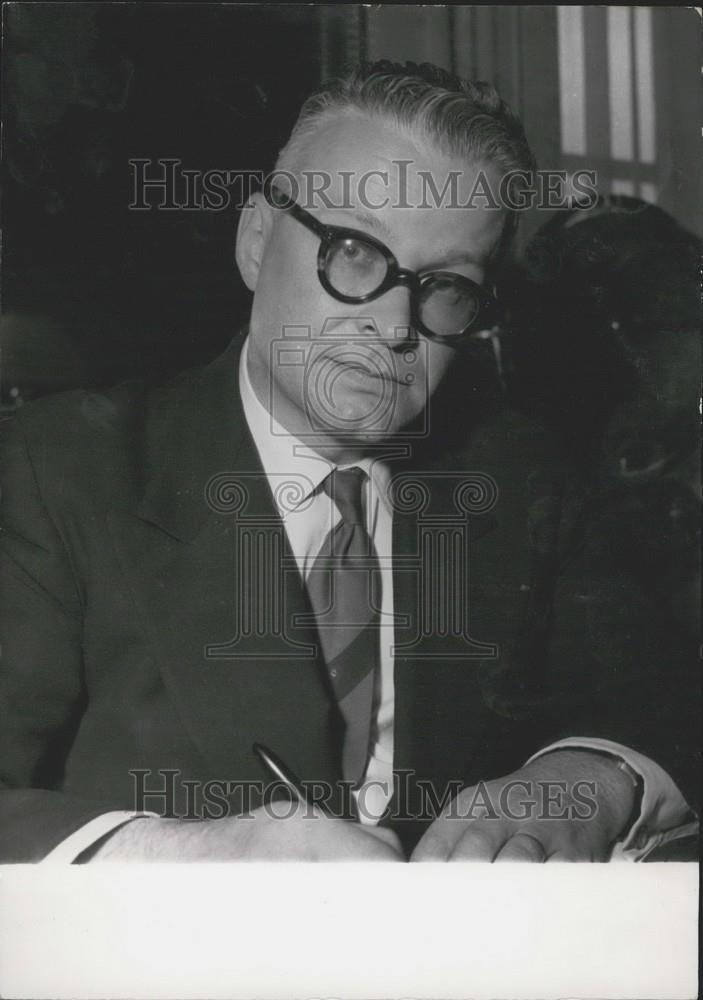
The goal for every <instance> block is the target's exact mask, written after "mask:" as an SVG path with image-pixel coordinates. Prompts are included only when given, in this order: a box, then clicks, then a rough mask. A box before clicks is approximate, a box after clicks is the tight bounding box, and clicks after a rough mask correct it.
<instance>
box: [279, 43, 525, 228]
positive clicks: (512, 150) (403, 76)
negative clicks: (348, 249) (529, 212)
mask: <svg viewBox="0 0 703 1000" xmlns="http://www.w3.org/2000/svg"><path fill="white" fill-rule="evenodd" d="M349 112H352V113H353V112H357V113H359V112H360V113H362V114H365V115H370V116H372V117H377V118H381V119H383V120H384V121H388V120H390V121H392V122H394V123H395V124H396V125H397V126H398V127H399V128H400V129H401V130H403V131H405V132H407V133H408V134H410V136H411V137H412V138H413V139H418V140H420V141H423V142H424V143H425V144H429V145H430V146H432V147H435V148H437V149H438V150H439V151H440V152H441V153H443V154H445V155H448V156H452V157H457V158H460V159H466V160H468V161H470V162H472V163H476V162H479V161H486V162H487V163H490V164H491V165H493V166H495V167H497V168H498V169H499V170H500V171H502V173H503V174H508V173H512V172H513V171H525V172H527V173H529V174H530V175H531V174H532V173H533V172H534V171H535V169H536V162H535V158H534V155H533V153H532V150H531V149H530V146H529V144H528V142H527V139H526V137H525V132H524V130H523V127H522V124H521V122H520V120H519V119H518V118H517V116H516V115H514V114H513V113H512V111H511V110H510V108H509V107H508V105H507V104H506V103H505V101H503V100H502V99H501V98H500V96H499V95H498V93H497V91H496V89H495V88H494V87H493V86H492V85H491V84H489V83H482V82H469V81H467V80H462V79H461V78H460V77H458V76H456V75H455V74H453V73H449V72H447V71H446V70H443V69H440V68H439V67H438V66H434V65H432V64H431V63H420V64H416V63H411V62H407V63H393V62H389V61H387V60H382V61H380V62H375V63H363V64H361V65H360V66H358V67H356V68H355V69H353V70H352V71H351V72H349V73H347V74H346V75H344V76H342V77H339V78H336V79H333V80H331V81H329V82H327V83H325V84H324V85H323V87H322V88H321V89H320V90H318V91H317V92H316V93H314V94H312V95H311V96H310V97H309V98H308V99H307V100H306V101H305V103H304V104H303V106H302V108H301V110H300V113H299V115H298V119H297V121H296V123H295V125H294V127H293V130H292V132H291V134H290V137H289V139H288V142H287V143H286V145H285V146H284V147H283V149H282V150H281V151H280V153H279V156H278V160H277V162H276V169H277V170H284V169H286V168H288V169H290V168H291V167H292V165H293V164H294V163H295V161H296V160H297V159H298V157H299V156H300V155H301V153H302V152H303V149H304V146H305V143H306V142H307V140H308V139H309V138H311V137H312V135H314V134H315V132H316V131H317V130H318V128H319V127H320V126H321V125H322V124H323V123H325V122H327V121H329V120H332V119H334V118H338V117H339V115H340V114H345V113H349ZM509 215H510V219H509V222H508V225H507V226H506V233H505V236H506V237H507V238H508V239H509V237H510V235H511V234H512V232H513V231H514V229H515V225H516V223H517V217H516V213H509Z"/></svg>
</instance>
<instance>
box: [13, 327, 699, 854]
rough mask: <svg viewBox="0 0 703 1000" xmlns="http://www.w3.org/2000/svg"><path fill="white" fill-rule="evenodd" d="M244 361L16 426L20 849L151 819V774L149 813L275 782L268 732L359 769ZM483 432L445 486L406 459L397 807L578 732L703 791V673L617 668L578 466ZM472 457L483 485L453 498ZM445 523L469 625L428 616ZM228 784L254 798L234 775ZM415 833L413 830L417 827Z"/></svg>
mask: <svg viewBox="0 0 703 1000" xmlns="http://www.w3.org/2000/svg"><path fill="white" fill-rule="evenodd" d="M237 362H238V345H237V343H236V342H235V343H233V345H232V346H231V347H230V348H229V349H228V351H227V352H226V353H225V354H224V355H222V357H220V358H218V359H216V360H215V361H214V362H212V363H211V364H209V365H207V366H206V367H204V368H202V369H199V370H196V371H193V372H187V373H185V374H183V375H182V376H180V377H178V378H177V379H175V380H174V381H172V382H170V383H169V384H168V385H166V386H163V387H160V388H156V389H150V388H147V387H146V386H143V385H141V384H139V383H131V384H125V385H123V386H120V387H117V388H116V389H114V390H111V391H109V392H105V393H102V392H82V391H81V392H71V393H67V394H63V395H60V396H57V397H53V398H48V399H45V400H42V401H39V402H37V403H35V404H31V405H28V406H25V407H23V409H22V410H21V411H20V412H19V413H18V415H17V416H16V417H15V418H13V419H12V420H11V421H9V422H7V424H6V426H5V427H4V428H3V435H2V438H3V440H2V481H3V531H2V534H1V536H0V537H1V539H2V542H1V546H2V547H1V550H0V554H1V555H2V574H1V587H2V594H1V598H2V615H3V624H2V659H1V660H0V684H1V687H0V712H1V726H0V734H1V735H0V746H1V753H0V782H1V785H2V789H3V790H2V792H0V803H1V810H0V825H1V833H0V859H1V860H4V861H31V860H38V859H40V858H41V857H43V856H44V855H45V854H46V853H47V852H48V851H49V850H50V849H51V848H52V847H53V846H54V845H56V844H57V843H58V842H60V840H61V839H63V838H64V837H66V836H67V835H68V834H70V833H71V832H72V831H74V830H76V829H77V828H78V827H80V826H81V825H82V824H83V823H85V822H86V821H88V820H89V819H91V818H92V817H94V816H96V815H99V814H100V813H101V812H104V811H106V810H110V809H115V808H127V809H130V808H133V807H134V805H135V789H136V787H137V780H138V779H137V778H135V772H141V773H142V776H143V778H142V780H143V781H144V785H145V787H146V788H147V789H150V788H152V789H153V788H157V787H161V788H163V787H164V783H165V782H171V781H172V782H173V784H172V787H173V789H174V795H175V797H174V799H173V801H169V802H168V803H167V802H166V801H165V800H163V799H147V800H146V801H145V802H144V805H145V806H146V807H147V808H154V809H155V810H156V811H160V812H163V811H164V809H165V806H167V805H168V806H169V808H170V809H171V814H173V812H174V811H175V812H176V813H177V814H179V815H184V814H186V813H187V811H188V801H187V795H186V793H187V788H188V786H187V782H194V783H196V784H194V785H191V786H190V788H191V794H192V795H193V794H195V795H196V805H195V810H196V812H197V809H198V808H200V806H201V805H202V802H201V803H200V805H198V804H197V795H199V794H200V792H197V794H196V793H193V791H192V790H193V789H195V788H198V789H200V788H201V787H202V784H201V783H204V782H208V781H213V780H218V781H222V782H228V781H230V782H247V781H251V782H261V781H266V780H267V775H266V774H265V773H264V772H263V769H262V766H261V764H260V763H259V762H258V760H257V759H256V758H255V756H254V755H253V753H252V750H251V746H252V743H253V742H254V741H257V740H258V741H260V742H262V743H264V744H266V745H268V746H269V747H271V748H272V749H274V750H275V751H276V752H277V753H278V754H279V755H280V756H281V757H282V758H283V759H285V760H286V761H287V762H288V763H289V764H290V766H291V767H292V768H293V769H294V770H295V771H296V772H297V773H298V774H299V775H300V776H301V777H302V778H303V780H305V781H318V782H328V783H330V784H333V783H335V782H337V781H339V779H340V777H341V774H340V759H341V741H342V735H343V725H342V721H341V718H340V715H339V712H338V710H337V707H336V705H335V702H334V698H333V696H332V692H331V689H330V686H329V683H328V679H327V676H326V671H325V667H324V664H323V663H322V661H321V659H320V658H319V657H318V656H317V655H316V653H315V650H316V642H315V633H314V628H313V627H312V626H311V625H309V624H308V625H300V626H295V625H294V624H293V616H294V615H299V614H301V613H302V614H305V613H306V612H307V613H309V612H310V608H309V606H308V604H307V600H306V597H305V593H304V591H303V588H302V586H301V583H300V580H299V578H298V576H297V574H296V573H295V572H291V571H290V559H291V553H290V551H289V550H288V548H287V543H286V542H285V536H284V534H283V532H282V526H281V524H280V521H279V520H278V518H277V515H276V513H275V509H274V506H273V502H272V497H271V493H270V490H269V487H268V485H267V483H266V480H265V479H264V477H263V474H262V472H261V468H260V465H259V462H258V458H257V454H256V450H255V448H254V445H253V442H252V441H251V438H250V436H249V432H248V430H247V428H246V424H245V421H244V418H243V414H242V410H241V402H240V399H239V393H238V388H237ZM468 438H469V439H468V443H467V445H466V447H465V448H464V449H462V450H461V451H460V452H455V453H454V454H453V455H444V456H443V457H442V459H441V461H438V462H436V466H435V467H434V468H433V467H432V466H431V465H428V466H426V467H424V468H423V469H422V470H420V471H422V472H423V473H424V475H423V476H422V477H421V478H422V480H423V482H425V484H428V483H429V486H427V487H426V491H425V493H424V494H423V496H424V500H423V499H422V497H421V498H420V501H417V496H418V493H417V488H416V487H414V486H412V482H413V481H414V480H413V477H416V476H417V470H413V469H411V468H410V466H408V465H407V464H406V465H405V466H402V467H401V468H400V469H399V471H398V472H397V475H398V476H401V477H405V478H401V479H398V480H397V483H399V484H400V486H401V487H402V489H399V492H398V495H399V496H400V497H401V499H402V502H400V503H399V506H398V510H397V512H396V515H395V518H394V553H395V555H394V588H395V610H396V613H397V614H400V615H405V619H404V620H399V622H398V625H397V641H398V644H399V650H398V652H397V655H396V663H395V682H396V723H395V726H396V736H395V743H396V750H395V755H396V758H395V765H396V768H398V769H402V770H408V771H410V772H412V773H411V776H410V778H409V779H408V778H405V779H404V781H403V783H402V788H401V791H400V792H399V795H398V801H399V803H400V805H399V808H398V811H399V812H400V813H401V814H403V815H406V814H407V815H411V814H412V813H413V811H414V808H415V807H414V806H413V803H414V804H415V806H417V804H418V802H419V801H420V800H419V799H418V794H419V793H418V785H417V781H418V779H422V780H426V781H431V782H432V783H433V787H434V789H435V791H436V793H437V795H438V796H439V797H441V794H442V790H443V788H444V787H445V785H446V783H447V782H448V781H450V780H460V781H461V782H464V783H467V782H474V781H476V780H478V779H481V778H491V777H496V776H498V775H500V774H505V773H508V772H510V771H512V770H513V769H514V768H516V767H517V766H519V765H520V764H521V763H522V762H523V761H524V760H525V758H526V757H527V756H528V755H529V754H531V753H533V752H535V751H536V750H537V749H538V748H539V747H540V746H542V745H545V744H546V743H547V742H550V741H552V740H553V739H555V738H558V737H561V736H567V735H587V736H602V737H605V738H610V739H615V740H619V741H621V742H623V743H626V744H629V745H631V746H634V747H635V748H637V749H639V750H642V751H644V752H645V753H648V754H649V755H650V756H652V757H654V758H655V759H658V760H659V761H660V762H661V763H662V764H663V766H665V767H667V768H668V769H669V770H670V771H671V773H672V774H673V775H674V777H675V779H676V780H678V781H679V783H680V784H681V785H682V787H683V788H684V790H685V791H687V792H688V793H689V794H690V792H691V788H692V787H693V786H692V781H695V775H694V776H693V778H691V759H692V753H691V745H692V744H693V745H695V737H691V736H690V726H689V725H688V722H687V721H686V720H684V722H682V716H681V703H682V700H683V701H685V698H683V699H682V698H681V697H680V696H679V695H677V694H676V693H675V691H672V689H671V688H670V684H671V683H672V682H673V683H674V684H675V685H676V684H677V685H679V688H680V685H681V684H683V683H687V682H686V681H684V680H682V670H683V668H681V669H679V670H678V673H677V672H676V671H673V672H670V673H667V672H666V671H662V669H661V666H662V664H661V662H659V661H658V660H657V662H654V663H651V662H644V663H643V662H642V660H641V658H640V647H641V646H642V643H641V642H638V641H637V640H636V639H635V640H634V641H635V646H636V648H635V649H634V652H632V651H630V652H632V655H630V652H628V648H627V641H625V642H624V643H622V644H621V645H622V649H620V650H619V653H618V656H619V657H620V659H618V660H617V661H613V659H612V658H611V657H610V655H608V656H606V657H603V656H602V655H601V651H600V648H599V647H598V644H597V642H595V641H594V626H593V621H594V620H596V622H597V621H598V615H597V614H596V616H595V619H594V613H595V611H597V608H596V605H598V601H599V600H600V598H599V597H598V586H597V585H596V583H597V581H596V583H594V579H595V578H593V579H591V578H589V576H588V573H589V572H590V570H588V566H587V560H586V563H584V562H583V560H581V562H579V558H578V557H573V556H572V565H571V570H570V572H562V573H561V574H559V573H557V570H558V567H559V559H560V558H561V556H560V554H559V546H560V535H559V525H560V520H561V519H562V514H561V509H562V502H563V484H562V481H561V480H562V477H561V474H560V468H561V467H560V465H559V462H557V461H555V459H554V456H553V454H552V453H551V451H550V448H549V447H548V446H547V445H546V444H545V441H544V439H543V438H542V437H540V436H539V435H538V434H536V433H535V431H534V429H533V428H531V427H530V426H529V425H528V424H527V423H525V422H524V421H520V420H516V419H515V418H513V417H512V416H511V415H510V414H507V413H505V412H503V413H501V412H495V413H492V414H491V415H490V416H486V417H485V419H483V420H479V421H477V423H476V425H475V426H474V428H473V429H472V431H471V434H470V435H469V436H468ZM467 472H468V473H470V472H474V473H480V474H481V475H480V476H478V477H476V476H474V478H473V480H471V477H469V481H470V482H471V481H473V487H470V488H469V490H468V493H466V491H465V493H464V495H463V496H464V499H463V500H461V501H459V508H458V511H459V512H458V513H457V496H458V494H457V493H456V488H457V483H458V482H459V479H457V478H456V477H457V476H460V474H466V473H467ZM222 474H227V475H226V476H225V478H224V480H223V479H222ZM218 477H219V478H218ZM408 477H410V478H408ZM486 477H492V478H493V480H494V481H495V482H496V484H497V489H498V493H497V499H495V498H492V497H491V496H489V495H488V494H489V493H490V479H488V478H486ZM233 481H236V482H238V483H239V487H237V486H236V485H234V486H233ZM487 484H488V485H487ZM413 490H415V493H414V494H413ZM413 496H415V499H414V500H413ZM403 498H404V499H403ZM428 498H429V499H428ZM494 499H495V503H494V502H493V500H494ZM418 504H419V505H418ZM462 504H463V506H462ZM449 515H451V517H449ZM443 517H445V518H446V517H449V521H448V522H443V521H442V518H443ZM452 518H453V520H452ZM457 518H458V520H457ZM447 523H449V524H450V526H453V529H452V530H454V531H455V533H454V534H453V535H452V534H451V532H450V533H449V534H448V535H446V532H445V535H446V537H447V538H448V539H449V542H448V544H449V549H450V550H451V549H452V546H455V547H458V546H460V545H461V544H463V541H462V539H464V538H465V536H466V531H468V537H469V553H470V555H469V579H468V582H467V584H466V586H467V589H466V591H465V592H462V595H461V596H462V600H467V601H468V607H469V613H468V626H467V628H465V629H464V634H463V635H461V634H459V635H452V634H451V632H452V629H451V627H450V626H447V624H446V623H442V622H441V621H440V622H437V621H436V620H435V621H429V622H427V621H426V622H425V623H424V627H423V623H422V621H420V620H419V619H418V612H417V604H418V597H420V598H422V597H423V595H424V596H426V595H427V593H428V588H430V590H431V588H436V587H438V586H439V585H440V584H441V583H443V582H445V581H446V578H447V575H448V570H447V566H446V564H443V563H441V560H440V561H437V560H434V563H433V565H432V566H429V565H427V559H428V555H427V554H428V551H429V550H428V549H427V547H426V544H425V546H424V548H423V543H422V542H421V541H420V538H421V536H422V537H423V538H425V540H426V539H427V538H428V537H430V535H432V532H434V536H433V537H434V538H435V540H436V538H437V537H439V536H440V535H441V534H442V531H443V530H444V528H443V525H444V526H445V527H446V524H447ZM457 525H458V528H457ZM243 528H244V530H245V531H249V538H250V539H251V538H253V537H254V536H256V537H259V538H263V539H264V541H262V542H261V544H262V545H264V546H266V545H269V544H270V539H271V537H272V532H273V535H275V536H277V537H278V538H279V539H281V540H282V548H281V550H280V552H279V563H280V560H281V559H282V560H283V562H282V563H281V565H282V567H283V569H282V570H281V572H280V573H279V577H280V579H281V580H282V581H283V582H282V586H281V587H280V588H278V589H276V587H274V588H273V591H271V593H272V594H273V597H271V598H270V600H271V604H270V607H269V606H266V607H265V615H264V623H265V624H268V625H270V628H264V629H259V630H258V632H257V629H256V628H255V627H253V628H251V629H249V630H248V631H247V627H246V623H242V622H241V621H239V620H238V615H239V613H240V611H239V610H238V609H240V610H241V608H242V607H243V606H244V605H245V604H246V602H247V601H250V598H251V593H253V591H252V590H251V589H250V588H251V587H252V583H251V580H250V578H249V576H248V573H249V569H248V568H247V569H246V572H245V569H243V566H244V559H243V555H242V553H243V551H244V550H243V548H242V546H243V544H245V543H243V542H242V534H241V532H242V529H243ZM465 529H466V531H465ZM257 532H258V535H257ZM457 532H458V534H457ZM460 536H461V537H460ZM274 548H275V545H274ZM562 548H563V545H562ZM422 552H424V553H425V556H424V558H425V562H426V565H425V568H424V570H420V569H419V568H418V567H419V566H420V564H421V562H422V558H421V553H422ZM286 560H288V562H286ZM248 565H249V564H247V567H248ZM286 567H288V569H287V570H286ZM584 567H586V568H584ZM279 568H280V567H279ZM283 570H286V571H285V572H284V571H283ZM423 573H424V576H423ZM596 577H597V574H596ZM420 579H422V581H423V582H422V583H418V580H420ZM589 581H590V582H589ZM270 585H271V580H270V579H269V581H268V583H266V584H265V586H267V587H268V588H269V590H270ZM435 593H436V595H438V596H437V606H440V607H441V606H444V603H445V602H446V595H445V596H444V597H443V596H442V594H443V591H441V589H440V590H436V591H435ZM620 596H621V597H622V596H623V595H620ZM612 598H613V595H612V594H609V595H608V596H607V598H606V600H607V601H610V600H611V599H612ZM268 600H269V597H267V598H266V601H268ZM601 603H602V602H601ZM621 604H622V606H623V608H626V606H627V595H625V599H624V601H621ZM555 607H556V616H555V615H554V614H553V609H554V608H555ZM594 609H595V611H594ZM624 614H625V617H627V616H626V613H625V612H624ZM276 621H278V622H279V623H281V627H279V628H278V630H277V629H276V626H275V622H276ZM555 621H556V626H557V627H555ZM271 623H273V624H271ZM619 624H620V626H622V627H624V628H625V631H626V632H627V627H628V625H627V622H623V621H621V622H620V623H619ZM596 631H597V629H596ZM423 632H424V633H426V634H424V635H423ZM244 633H246V635H244ZM238 636H239V637H240V641H239V642H237V637H238ZM242 636H243V638H242ZM281 636H283V638H281ZM596 638H597V636H596ZM290 640H292V641H293V642H294V643H297V645H295V646H293V647H290V645H286V644H287V643H289V642H290ZM281 643H283V645H281ZM287 649H292V650H293V651H294V652H295V654H296V655H292V654H291V655H290V656H288V655H287V654H286V650H287ZM281 650H283V653H282V654H281ZM452 654H456V655H457V656H458V657H459V658H456V657H455V658H452ZM665 693H666V695H667V697H666V698H664V697H663V695H664V694H665ZM684 715H685V713H684ZM684 723H685V724H684ZM694 724H695V723H694ZM159 769H166V770H168V771H169V772H173V773H172V774H170V775H169V776H168V777H164V776H163V775H159V773H158V772H159ZM144 772H146V775H145V776H144ZM221 795H224V796H225V797H227V801H228V804H229V806H230V808H231V809H232V811H233V812H237V811H238V809H241V807H242V801H243V800H241V799H239V798H238V795H239V792H238V791H237V789H236V788H235V787H234V786H230V787H229V788H225V789H224V790H223V791H222V793H221ZM251 804H252V805H256V804H258V799H257V797H256V794H255V795H254V799H253V800H252V801H251ZM398 829H399V832H400V833H401V836H404V838H405V839H406V842H407V843H408V844H412V842H413V841H414V839H415V838H416V837H417V836H418V834H419V832H420V831H421V829H422V823H419V824H417V823H414V822H412V823H411V822H406V821H403V820H398Z"/></svg>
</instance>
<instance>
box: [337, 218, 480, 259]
mask: <svg viewBox="0 0 703 1000" xmlns="http://www.w3.org/2000/svg"><path fill="white" fill-rule="evenodd" d="M345 211H347V212H348V214H349V216H350V217H351V219H353V220H354V221H355V222H357V223H359V224H360V225H362V226H366V227H367V228H368V229H371V230H374V231H375V232H376V233H377V234H378V235H379V236H382V237H383V239H384V240H387V241H388V242H390V241H391V239H392V235H391V231H390V229H389V228H388V226H387V225H386V224H385V222H384V221H383V219H380V218H379V217H378V216H377V215H373V214H372V213H371V212H364V211H363V210H361V209H358V208H355V209H347V210H345ZM322 221H323V222H324V221H325V220H324V219H323V220H322ZM326 224H327V225H334V223H331V222H328V223H326ZM450 264H460V265H461V264H471V265H473V266H474V267H479V268H482V267H484V266H485V264H486V260H485V257H484V256H483V255H480V256H477V255H476V254H472V253H470V252H469V251H468V250H457V251H456V253H447V254H445V255H444V256H443V258H442V259H440V260H437V261H435V262H434V263H433V264H430V265H428V266H427V267H423V269H422V270H423V271H432V270H437V269H441V267H448V266H449V265H450Z"/></svg>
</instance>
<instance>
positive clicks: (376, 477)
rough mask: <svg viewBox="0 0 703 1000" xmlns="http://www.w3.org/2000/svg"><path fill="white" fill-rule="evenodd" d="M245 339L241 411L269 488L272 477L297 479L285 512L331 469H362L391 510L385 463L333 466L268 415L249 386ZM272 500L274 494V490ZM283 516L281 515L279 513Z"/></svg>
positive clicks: (367, 460) (241, 363) (300, 501)
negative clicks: (295, 488)
mask: <svg viewBox="0 0 703 1000" xmlns="http://www.w3.org/2000/svg"><path fill="white" fill-rule="evenodd" d="M248 358H249V338H248V337H247V339H246V340H245V341H244V345H243V347H242V353H241V356H240V361H239V392H240V394H241V397H242V408H243V410H244V417H245V419H246V422H247V425H248V427H249V431H250V432H251V436H252V437H253V439H254V444H255V445H256V449H257V451H258V453H259V458H260V459H261V464H262V466H263V468H264V472H265V474H266V477H267V479H268V481H269V483H271V484H273V483H274V482H275V481H276V477H281V476H285V475H293V476H295V477H299V480H298V482H299V484H300V489H299V490H298V491H297V502H291V499H290V496H289V497H288V498H287V501H286V503H287V505H288V506H287V509H288V510H290V507H294V508H295V507H298V506H300V505H301V504H303V503H304V502H305V501H306V500H307V499H308V498H309V497H310V495H311V494H312V493H314V492H315V490H316V489H317V488H318V486H319V485H320V483H322V482H323V480H324V479H326V478H327V476H328V475H329V474H330V472H332V470H333V469H335V468H342V469H344V468H349V467H350V466H352V465H353V466H354V467H356V468H359V469H363V470H364V472H365V473H366V474H367V476H368V477H369V478H370V480H371V482H372V485H373V492H374V493H375V494H376V495H377V496H378V497H379V498H380V500H381V502H382V503H383V504H384V505H385V506H386V507H387V508H388V510H391V504H390V499H389V496H388V488H389V482H390V473H389V470H388V466H387V465H386V464H385V462H382V461H379V460H378V459H374V458H373V457H367V458H363V459H360V460H359V461H358V462H352V463H346V464H342V465H339V466H337V465H335V464H333V463H331V462H330V461H329V459H327V458H325V457H324V456H323V455H320V454H318V453H317V452H316V451H315V450H314V449H313V448H311V447H310V446H309V445H306V444H303V443H302V442H301V441H300V440H299V439H298V438H296V437H295V436H294V435H293V434H291V433H290V432H289V431H287V430H286V429H285V428H284V427H282V426H281V424H279V423H278V421H277V420H275V419H274V417H273V416H272V415H271V414H270V413H269V411H268V410H267V409H266V407H265V406H264V405H263V403H262V402H261V400H260V399H259V397H258V396H257V395H256V393H255V391H254V387H253V385H252V384H251V379H250V377H249V368H248V364H249V362H248ZM273 492H274V496H276V495H277V491H276V490H274V491H273ZM279 513H281V515H282V516H283V514H284V512H283V511H280V510H279Z"/></svg>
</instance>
